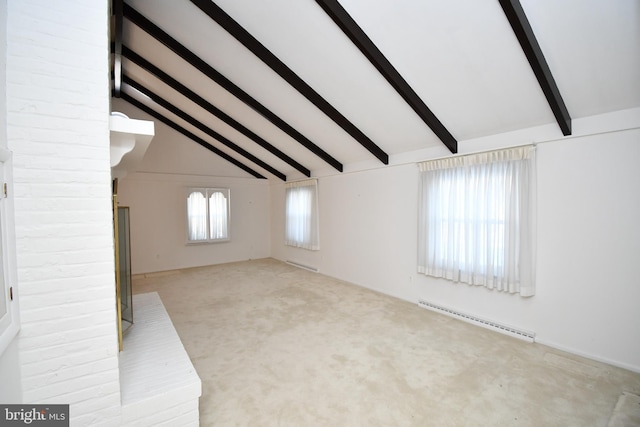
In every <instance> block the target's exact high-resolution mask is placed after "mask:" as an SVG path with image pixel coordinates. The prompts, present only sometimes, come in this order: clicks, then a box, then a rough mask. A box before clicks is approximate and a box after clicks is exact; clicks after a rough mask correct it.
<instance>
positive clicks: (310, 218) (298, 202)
mask: <svg viewBox="0 0 640 427" xmlns="http://www.w3.org/2000/svg"><path fill="white" fill-rule="evenodd" d="M285 199H286V207H285V215H286V218H285V222H286V225H285V244H287V245H289V246H296V247H299V248H305V249H311V250H319V249H320V241H319V236H318V181H317V180H315V179H307V180H304V181H297V182H289V183H287V184H286V187H285Z"/></svg>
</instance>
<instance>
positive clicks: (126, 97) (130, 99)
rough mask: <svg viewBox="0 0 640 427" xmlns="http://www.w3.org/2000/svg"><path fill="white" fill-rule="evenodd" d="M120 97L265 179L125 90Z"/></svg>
mask: <svg viewBox="0 0 640 427" xmlns="http://www.w3.org/2000/svg"><path fill="white" fill-rule="evenodd" d="M121 98H122V99H123V100H125V101H127V102H128V103H129V104H131V105H133V106H134V107H136V108H138V109H140V110H142V111H144V112H145V113H147V114H149V115H150V116H151V117H153V118H155V119H157V120H159V121H161V122H162V123H164V124H165V125H167V126H169V127H170V128H172V129H174V130H176V131H178V132H180V133H181V134H182V135H184V136H186V137H187V138H189V139H190V140H192V141H194V142H196V143H197V144H199V145H201V146H202V147H204V148H206V149H207V150H209V151H211V152H212V153H215V154H217V155H218V156H220V157H222V158H223V159H225V160H226V161H228V162H230V163H232V164H234V165H235V166H237V167H239V168H240V169H242V170H243V171H245V172H248V173H249V174H251V175H253V176H254V177H256V178H259V179H266V177H264V176H263V175H260V174H259V173H258V172H256V171H254V170H253V169H251V168H250V167H248V166H246V165H245V164H243V163H242V162H240V161H238V160H236V159H234V158H233V157H231V156H230V155H228V154H227V153H225V152H224V151H221V150H219V149H217V148H216V147H214V146H213V145H211V144H209V143H208V142H206V141H205V140H204V139H202V138H199V137H197V136H196V135H194V134H193V133H191V132H189V131H188V130H186V129H185V128H183V127H182V126H180V125H178V124H176V123H175V122H174V121H172V120H169V119H168V118H167V117H165V116H163V115H162V114H160V113H158V112H157V111H155V110H154V109H153V108H151V107H149V106H147V105H145V104H144V103H142V102H140V101H138V100H137V99H135V98H134V97H133V96H131V95H129V94H127V93H126V92H121Z"/></svg>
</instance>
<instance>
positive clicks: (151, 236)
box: [118, 141, 270, 274]
mask: <svg viewBox="0 0 640 427" xmlns="http://www.w3.org/2000/svg"><path fill="white" fill-rule="evenodd" d="M152 144H153V141H152ZM207 155H208V156H213V154H207ZM187 187H224V188H229V189H230V199H231V205H230V208H231V241H230V242H222V243H212V244H196V245H193V244H192V245H187V244H186V241H187V237H186V188H187ZM118 201H119V205H120V206H129V210H130V221H131V268H132V272H133V274H140V273H149V272H158V271H165V270H174V269H180V268H188V267H197V266H203V265H212V264H220V263H225V262H232V261H241V260H247V259H256V258H265V257H268V256H269V249H270V247H269V245H270V239H269V237H270V228H269V221H270V215H269V213H270V212H269V186H268V183H267V182H266V180H258V179H254V178H218V177H211V176H190V175H165V174H156V173H137V174H132V175H127V176H126V177H125V178H124V179H123V180H122V182H121V183H120V185H119V190H118Z"/></svg>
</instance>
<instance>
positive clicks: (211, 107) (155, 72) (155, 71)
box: [122, 45, 311, 177]
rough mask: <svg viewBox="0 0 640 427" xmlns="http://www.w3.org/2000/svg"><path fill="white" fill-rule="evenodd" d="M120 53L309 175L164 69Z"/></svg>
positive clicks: (126, 51)
mask: <svg viewBox="0 0 640 427" xmlns="http://www.w3.org/2000/svg"><path fill="white" fill-rule="evenodd" d="M122 55H123V56H124V57H125V58H128V59H129V60H130V61H132V62H133V63H135V64H137V65H138V66H139V67H141V68H143V69H145V70H147V71H148V72H149V73H151V74H153V75H154V76H156V77H157V78H158V79H160V80H161V81H162V82H164V83H165V84H166V85H167V86H169V87H171V88H172V89H173V90H175V91H176V92H178V93H180V94H181V95H182V96H184V97H186V98H188V99H189V100H190V101H191V102H193V103H195V104H197V105H199V106H200V107H202V108H204V109H205V110H207V111H208V112H209V113H211V114H213V115H214V116H216V117H217V118H219V119H220V120H222V121H223V122H224V123H226V124H227V125H229V126H231V127H232V128H233V129H235V130H237V131H238V132H240V133H241V134H243V135H244V136H246V137H247V138H249V139H251V140H252V141H254V142H255V143H256V144H258V145H259V146H261V147H262V148H264V149H265V150H267V151H269V152H270V153H271V154H273V155H274V156H276V157H278V158H279V159H280V160H282V161H284V162H286V163H287V164H289V165H290V166H292V167H294V168H295V169H297V170H298V171H299V172H301V173H302V174H304V175H305V176H307V177H310V176H311V171H310V170H309V169H308V168H306V167H304V166H302V165H301V164H300V163H298V162H297V161H295V160H294V159H292V158H291V157H289V156H287V155H286V154H285V153H283V152H282V151H280V150H279V149H277V148H276V147H274V146H273V145H271V144H270V143H268V142H267V141H265V140H264V139H263V138H261V137H260V136H259V135H256V134H255V133H254V132H252V131H251V130H250V129H247V128H246V127H245V126H243V125H242V124H241V123H239V122H238V121H236V120H235V119H233V118H232V117H231V116H229V115H228V114H226V113H225V112H223V111H222V110H220V109H219V108H217V107H216V106H215V105H213V104H211V103H210V102H208V101H207V100H206V99H204V98H202V97H201V96H200V95H198V94H196V93H195V92H193V91H192V90H191V89H189V88H188V87H186V86H185V85H183V84H182V83H180V82H179V81H177V80H176V79H174V78H173V77H171V76H170V75H168V74H167V73H165V72H164V71H162V70H161V69H159V68H158V67H156V66H155V65H153V64H152V63H151V62H149V61H147V60H146V59H144V58H143V57H142V56H140V55H138V54H137V53H136V52H134V51H133V50H131V49H129V48H128V47H127V46H124V45H123V46H122Z"/></svg>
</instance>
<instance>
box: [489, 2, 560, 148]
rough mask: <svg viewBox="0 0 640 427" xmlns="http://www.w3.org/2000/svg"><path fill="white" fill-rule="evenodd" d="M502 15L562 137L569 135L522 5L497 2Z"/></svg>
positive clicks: (556, 95)
mask: <svg viewBox="0 0 640 427" xmlns="http://www.w3.org/2000/svg"><path fill="white" fill-rule="evenodd" d="M498 1H499V2H500V6H502V10H503V11H504V14H505V15H506V16H507V19H508V21H509V24H510V25H511V28H512V29H513V32H514V33H515V35H516V37H517V39H518V42H520V46H521V47H522V50H523V52H524V54H525V56H526V57H527V60H529V64H530V65H531V69H532V70H533V73H534V74H535V76H536V78H537V79H538V83H539V84H540V87H541V88H542V92H544V96H545V97H546V98H547V102H548V103H549V106H550V107H551V111H553V115H554V116H555V118H556V121H557V122H558V125H559V126H560V129H561V130H562V134H563V135H565V136H566V135H571V117H570V116H569V111H568V110H567V107H566V106H565V104H564V101H563V99H562V95H560V90H559V89H558V86H557V85H556V82H555V80H554V78H553V75H552V74H551V70H550V69H549V65H548V64H547V61H546V60H545V58H544V54H543V53H542V49H541V48H540V45H539V44H538V40H537V39H536V36H535V34H534V33H533V29H532V28H531V25H530V24H529V20H528V19H527V15H526V14H525V13H524V10H523V9H522V5H521V4H520V2H519V1H518V0H498Z"/></svg>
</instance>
